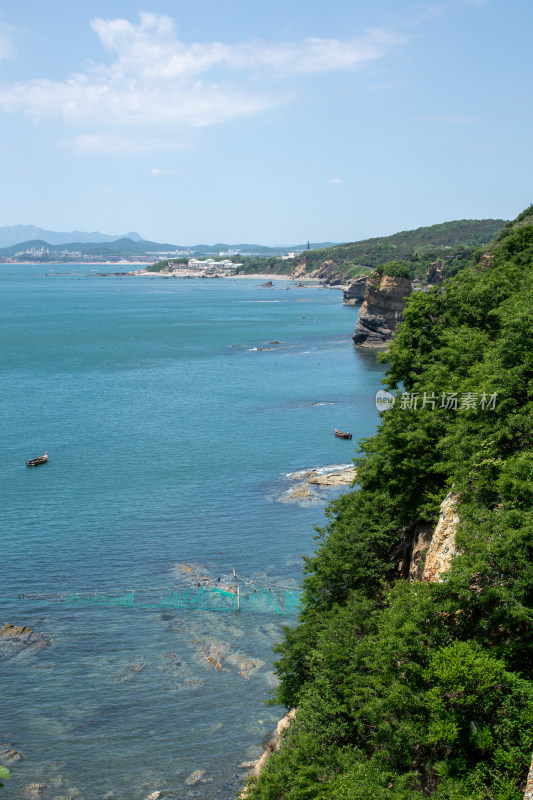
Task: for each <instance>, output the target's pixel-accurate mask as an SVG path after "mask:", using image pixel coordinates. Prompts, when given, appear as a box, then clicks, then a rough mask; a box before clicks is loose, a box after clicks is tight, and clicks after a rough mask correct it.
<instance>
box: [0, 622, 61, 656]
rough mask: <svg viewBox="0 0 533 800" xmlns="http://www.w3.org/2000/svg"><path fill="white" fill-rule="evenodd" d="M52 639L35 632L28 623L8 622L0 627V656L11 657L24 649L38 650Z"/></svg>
mask: <svg viewBox="0 0 533 800" xmlns="http://www.w3.org/2000/svg"><path fill="white" fill-rule="evenodd" d="M51 641H52V639H51V637H49V636H44V634H42V633H35V631H33V630H32V629H31V628H29V627H28V626H27V625H13V624H12V623H6V624H5V625H4V626H3V627H2V628H0V658H11V657H13V656H16V655H18V653H20V652H21V651H23V650H26V651H28V652H30V653H33V652H36V651H37V650H40V649H41V648H43V647H46V645H47V644H49V643H50V642H51Z"/></svg>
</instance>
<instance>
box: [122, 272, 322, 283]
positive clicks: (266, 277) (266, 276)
mask: <svg viewBox="0 0 533 800" xmlns="http://www.w3.org/2000/svg"><path fill="white" fill-rule="evenodd" d="M122 274H124V275H132V276H135V277H140V278H144V277H148V278H202V279H204V280H218V279H220V278H223V279H224V280H240V279H241V278H243V279H244V280H253V279H255V280H259V281H293V282H295V283H316V284H317V285H320V286H321V285H322V282H321V281H319V280H317V278H308V277H302V278H293V277H291V276H290V275H273V274H271V273H265V272H257V273H254V272H242V273H238V274H236V273H234V272H232V273H230V274H224V273H220V272H217V273H214V274H213V275H208V274H206V273H205V272H203V273H202V272H197V271H194V270H191V269H176V270H172V272H149V271H148V270H146V269H137V270H133V271H132V272H124V273H122Z"/></svg>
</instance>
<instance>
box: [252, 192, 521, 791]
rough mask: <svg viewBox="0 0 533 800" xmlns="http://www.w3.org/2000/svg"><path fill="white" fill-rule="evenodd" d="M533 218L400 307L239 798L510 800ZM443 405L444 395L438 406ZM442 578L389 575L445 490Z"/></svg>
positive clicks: (516, 720) (283, 647) (515, 773)
mask: <svg viewBox="0 0 533 800" xmlns="http://www.w3.org/2000/svg"><path fill="white" fill-rule="evenodd" d="M532 212H533V207H532V208H530V209H528V210H527V211H526V212H524V214H523V215H521V216H520V217H519V218H518V220H516V221H515V223H514V224H509V225H507V226H506V228H505V229H504V231H503V232H502V234H501V235H500V236H499V237H498V239H497V241H496V242H494V243H493V244H492V245H491V246H490V248H489V255H482V256H481V255H480V256H478V257H477V259H476V263H475V264H474V265H473V266H471V267H468V268H466V269H465V270H463V271H461V272H460V273H459V274H458V275H457V276H456V277H455V278H452V279H451V280H450V281H448V282H446V283H445V284H443V286H442V287H438V288H436V289H433V290H430V291H429V292H418V293H415V294H414V295H412V296H411V298H410V299H409V301H408V304H407V307H406V310H405V312H404V322H403V324H402V325H401V326H400V327H399V328H398V332H397V336H396V339H395V340H394V341H393V342H392V344H391V345H390V349H389V351H388V353H387V355H386V356H385V358H386V359H387V360H388V365H389V366H388V373H387V378H386V382H387V388H388V389H389V390H390V391H391V392H393V393H396V397H397V399H396V403H395V405H394V407H393V408H392V409H390V410H388V411H385V412H383V413H382V419H381V423H380V426H379V429H378V432H377V433H376V435H375V436H373V437H371V438H369V439H367V440H366V441H364V442H363V443H362V444H361V450H360V452H359V455H358V458H357V460H356V464H357V470H358V483H359V486H360V488H359V489H357V490H354V491H352V492H350V493H348V494H345V495H344V496H342V497H340V498H339V499H338V500H336V501H335V502H334V503H332V504H331V506H330V507H329V509H328V512H327V522H326V525H325V526H324V528H323V529H322V530H320V531H319V533H318V537H317V539H318V550H317V553H316V555H315V556H314V557H312V558H310V559H308V561H307V564H306V577H305V581H304V601H303V608H302V613H301V617H300V621H299V624H298V625H297V627H296V628H294V629H286V631H285V638H284V640H283V642H282V643H281V644H280V645H279V646H278V663H277V670H278V674H279V677H280V679H281V683H280V687H279V690H278V693H277V698H276V699H277V701H278V702H280V703H281V704H282V705H284V706H286V707H297V708H298V711H297V715H296V719H295V721H294V722H293V724H292V725H291V727H290V728H289V730H288V732H287V734H286V735H285V736H284V737H283V740H282V744H281V747H280V750H279V752H278V753H276V754H274V755H273V756H272V758H271V759H270V760H269V761H268V763H267V766H266V768H265V770H264V771H263V773H262V775H261V777H260V779H259V782H254V781H252V783H251V786H250V793H249V798H250V800H369V798H375V799H376V800H417V799H420V800H422V798H425V797H430V798H434V799H435V800H444V799H445V798H446V799H447V800H452V799H453V800H521V798H522V797H523V790H524V786H525V782H526V778H527V772H528V768H529V764H530V760H531V753H532V750H533V505H532V503H533V452H532V444H533V348H532V344H531V343H532V342H533V313H532V312H533V290H532V282H531V277H532V260H533V224H532V222H533V219H532ZM454 398H455V399H454ZM451 491H453V494H454V497H456V498H458V500H457V506H456V509H457V514H458V516H459V518H460V524H459V526H458V529H457V535H456V543H455V544H456V547H457V548H458V554H456V555H455V556H454V557H453V559H452V561H451V568H450V569H449V571H448V572H445V573H444V574H443V575H441V579H440V580H436V581H423V582H422V581H409V580H408V579H407V577H406V564H408V561H409V556H410V552H411V548H412V543H413V541H414V539H415V537H416V536H417V533H418V532H419V531H420V530H421V529H423V528H422V527H421V526H426V527H427V528H429V529H430V530H431V528H432V527H433V526H435V524H436V522H437V518H438V513H439V508H440V505H441V503H442V501H443V500H444V498H445V497H446V496H447V494H448V493H449V492H451Z"/></svg>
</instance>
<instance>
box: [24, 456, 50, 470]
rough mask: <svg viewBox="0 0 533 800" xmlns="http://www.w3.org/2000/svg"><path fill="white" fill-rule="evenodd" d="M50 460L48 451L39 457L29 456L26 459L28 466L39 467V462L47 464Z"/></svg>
mask: <svg viewBox="0 0 533 800" xmlns="http://www.w3.org/2000/svg"><path fill="white" fill-rule="evenodd" d="M47 461H48V453H47V452H46V453H45V454H44V456H39V457H38V458H29V459H28V460H27V461H26V466H27V467H38V466H39V464H46V462H47Z"/></svg>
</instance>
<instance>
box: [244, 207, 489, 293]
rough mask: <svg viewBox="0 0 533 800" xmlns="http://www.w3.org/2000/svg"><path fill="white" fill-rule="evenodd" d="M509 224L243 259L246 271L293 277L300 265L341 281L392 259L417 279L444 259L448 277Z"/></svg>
mask: <svg viewBox="0 0 533 800" xmlns="http://www.w3.org/2000/svg"><path fill="white" fill-rule="evenodd" d="M504 224H505V221H504V220H503V219H483V220H470V219H463V220H457V221H455V222H444V223H442V224H440V225H431V226H429V227H425V228H417V229H416V230H413V231H402V232H401V233H395V234H393V235H392V236H381V237H378V238H375V239H365V240H363V241H360V242H352V243H351V244H340V245H336V246H333V247H324V248H320V249H316V250H306V251H305V252H304V253H301V254H300V255H298V256H297V257H295V258H293V259H287V260H285V261H280V260H279V259H276V258H245V259H244V258H242V257H239V259H240V260H241V261H244V263H243V266H242V267H241V268H240V271H241V272H272V273H277V274H288V273H290V272H292V270H293V269H294V268H295V267H296V266H297V265H302V266H304V268H305V272H306V273H309V272H315V271H317V270H318V271H319V272H321V273H322V272H323V273H324V274H323V275H320V277H328V276H333V277H335V276H337V277H338V278H339V280H346V279H348V278H355V277H358V276H359V275H361V274H364V273H365V270H364V269H362V268H366V272H369V271H370V268H374V267H377V266H379V265H380V264H384V263H386V262H387V261H391V260H398V259H401V260H402V261H406V262H407V263H408V265H409V267H410V271H411V277H415V276H417V275H421V274H423V273H425V272H426V270H427V268H428V266H429V265H430V264H431V263H432V262H433V261H435V260H436V259H439V258H440V259H443V260H444V262H445V264H446V266H449V269H448V270H444V272H445V275H446V277H448V276H450V275H454V274H455V273H456V272H457V271H458V270H459V269H460V268H462V266H464V264H462V263H461V261H462V260H464V258H465V255H466V257H467V258H470V257H471V255H472V253H473V249H474V248H475V247H477V246H480V245H485V244H487V243H488V242H490V241H491V240H492V239H493V238H494V237H495V236H496V235H497V234H498V233H499V232H500V231H501V230H502V228H503V226H504ZM456 259H458V260H457V261H456ZM454 261H455V263H453V262H454Z"/></svg>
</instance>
